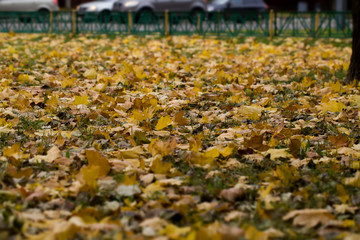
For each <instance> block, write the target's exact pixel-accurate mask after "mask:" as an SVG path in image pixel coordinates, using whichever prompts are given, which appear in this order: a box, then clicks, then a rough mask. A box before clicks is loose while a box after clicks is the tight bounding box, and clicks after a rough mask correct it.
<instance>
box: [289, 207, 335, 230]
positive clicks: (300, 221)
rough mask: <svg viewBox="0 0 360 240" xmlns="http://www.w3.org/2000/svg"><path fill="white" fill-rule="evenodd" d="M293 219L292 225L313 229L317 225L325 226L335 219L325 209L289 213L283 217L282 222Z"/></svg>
mask: <svg viewBox="0 0 360 240" xmlns="http://www.w3.org/2000/svg"><path fill="white" fill-rule="evenodd" d="M292 218H293V219H294V221H293V225H299V226H304V227H306V228H313V227H315V226H316V225H318V224H323V225H325V224H327V223H328V222H329V221H331V220H333V219H334V218H335V217H334V216H333V215H332V214H331V212H330V211H329V210H327V209H302V210H293V211H290V212H289V213H288V214H286V215H285V216H284V217H283V220H285V221H286V220H289V219H292Z"/></svg>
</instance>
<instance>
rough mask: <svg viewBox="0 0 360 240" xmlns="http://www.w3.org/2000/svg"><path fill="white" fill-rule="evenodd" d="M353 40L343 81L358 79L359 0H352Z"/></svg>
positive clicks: (359, 65)
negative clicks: (346, 72)
mask: <svg viewBox="0 0 360 240" xmlns="http://www.w3.org/2000/svg"><path fill="white" fill-rule="evenodd" d="M352 7H353V13H352V16H353V41H352V54H351V60H350V66H349V70H348V74H347V77H346V79H345V83H346V84H349V83H351V82H352V81H354V80H356V81H359V80H360V0H353V6H352Z"/></svg>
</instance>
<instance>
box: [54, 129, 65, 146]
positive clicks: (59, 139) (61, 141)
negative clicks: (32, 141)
mask: <svg viewBox="0 0 360 240" xmlns="http://www.w3.org/2000/svg"><path fill="white" fill-rule="evenodd" d="M64 144H65V139H64V138H63V136H62V135H61V132H60V133H59V135H58V136H57V138H56V141H55V145H57V146H58V147H62V146H64Z"/></svg>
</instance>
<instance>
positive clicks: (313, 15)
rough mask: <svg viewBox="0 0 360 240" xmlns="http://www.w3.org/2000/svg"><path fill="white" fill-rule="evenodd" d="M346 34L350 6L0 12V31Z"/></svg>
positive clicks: (247, 34)
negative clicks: (309, 9)
mask: <svg viewBox="0 0 360 240" xmlns="http://www.w3.org/2000/svg"><path fill="white" fill-rule="evenodd" d="M10 31H13V32H18V33H74V34H75V33H93V34H161V35H168V34H171V35H186V34H199V35H227V36H259V37H271V38H272V37H275V36H277V37H314V38H315V37H316V38H350V37H351V34H352V20H351V13H350V12H305V13H300V12H273V11H270V12H263V13H258V12H247V13H228V12H214V13H203V14H201V13H198V14H192V13H188V12H157V13H154V12H145V13H142V14H139V13H134V12H123V13H120V12H116V13H110V14H107V15H104V14H96V13H86V14H82V15H80V14H78V13H77V12H75V11H72V12H71V11H68V12H66V11H61V12H52V13H46V12H45V13H43V12H0V32H10Z"/></svg>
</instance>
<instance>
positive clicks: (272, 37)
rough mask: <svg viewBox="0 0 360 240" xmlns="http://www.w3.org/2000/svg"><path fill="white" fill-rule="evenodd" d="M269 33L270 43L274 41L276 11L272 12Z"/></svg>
mask: <svg viewBox="0 0 360 240" xmlns="http://www.w3.org/2000/svg"><path fill="white" fill-rule="evenodd" d="M269 32H270V41H272V40H273V39H274V10H273V9H271V10H270V18H269Z"/></svg>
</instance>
